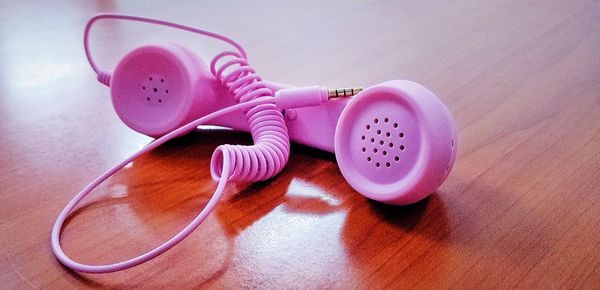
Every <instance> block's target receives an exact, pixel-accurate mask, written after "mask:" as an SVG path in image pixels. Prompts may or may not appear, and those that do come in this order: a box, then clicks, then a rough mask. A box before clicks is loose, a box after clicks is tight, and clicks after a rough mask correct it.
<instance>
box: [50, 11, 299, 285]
mask: <svg viewBox="0 0 600 290" xmlns="http://www.w3.org/2000/svg"><path fill="white" fill-rule="evenodd" d="M99 19H122V20H131V21H138V22H146V23H153V24H158V25H163V26H168V27H173V28H178V29H182V30H186V31H190V32H194V33H198V34H202V35H205V36H208V37H212V38H216V39H219V40H222V41H224V42H227V43H229V44H231V45H232V46H233V47H235V48H236V49H237V50H238V52H233V51H226V52H222V53H220V54H218V55H217V56H215V58H214V59H213V60H212V62H211V71H212V73H213V74H214V75H215V77H216V78H217V79H218V80H219V82H220V83H221V84H222V85H224V86H226V87H227V88H228V89H229V93H230V94H232V95H233V96H234V98H235V100H236V101H238V102H239V104H237V105H233V106H231V107H228V108H225V109H222V110H219V111H217V112H214V113H211V114H208V115H206V116H204V117H202V118H199V119H197V120H194V121H192V122H190V123H188V124H186V125H184V126H182V127H180V128H178V129H176V130H173V131H171V132H170V133H168V134H166V135H164V136H162V137H160V138H158V139H156V140H154V141H153V142H151V143H150V144H148V145H147V146H146V147H144V148H143V149H141V150H140V151H138V152H136V153H135V154H133V155H131V156H130V157H129V158H127V159H125V160H123V161H122V162H120V163H119V164H117V165H116V166H114V167H113V168H111V169H110V170H108V171H106V172H105V173H104V174H102V175H100V176H99V177H98V178H96V179H95V180H94V181H92V182H91V183H90V184H88V185H87V186H86V187H85V188H83V189H82V190H81V191H80V192H79V193H77V194H76V195H75V196H74V197H73V199H71V201H70V202H69V203H68V204H67V205H66V206H65V208H64V209H63V210H62V211H61V212H60V214H59V215H58V217H57V219H56V222H55V223H54V226H53V228H52V234H51V245H52V251H53V252H54V255H55V256H56V258H57V259H58V260H59V261H60V262H61V263H62V264H63V265H65V266H66V267H68V268H71V269H73V270H76V271H79V272H86V273H108V272H116V271H120V270H124V269H127V268H131V267H134V266H136V265H139V264H142V263H144V262H147V261H149V260H151V259H153V258H155V257H157V256H159V255H161V254H162V253H164V252H166V251H167V250H169V249H171V248H172V247H174V246H175V245H176V244H178V243H179V242H181V241H182V240H183V239H185V238H186V237H187V236H188V235H189V234H191V233H192V232H193V231H194V230H195V229H196V228H197V227H198V226H199V225H200V224H201V223H202V222H203V221H204V219H206V217H207V216H208V215H209V214H210V213H211V212H212V210H213V209H214V208H215V206H216V205H217V202H218V201H219V199H220V198H221V197H222V195H223V191H224V189H225V185H226V184H227V181H229V180H232V181H242V180H244V181H258V180H265V179H268V178H270V177H272V176H274V175H276V174H277V173H279V172H280V171H281V170H282V169H283V167H284V166H285V164H286V163H287V161H288V158H289V154H290V142H289V136H288V132H287V127H286V126H285V122H284V119H283V115H282V114H281V112H280V111H279V109H278V108H277V106H276V105H275V99H274V97H273V92H272V91H271V90H270V89H268V88H267V86H266V85H265V84H264V83H263V81H262V78H261V77H260V76H259V75H258V74H256V72H255V70H254V69H253V68H252V67H250V66H249V65H248V61H247V57H246V52H245V51H244V49H243V48H242V47H241V46H240V45H239V44H238V43H237V42H235V41H233V40H231V39H229V38H227V37H225V36H222V35H219V34H216V33H212V32H208V31H204V30H200V29H197V28H194V27H189V26H185V25H181V24H176V23H172V22H168V21H163V20H158V19H152V18H145V17H139V16H129V15H119V14H101V15H97V16H95V17H94V18H92V19H90V21H89V22H88V24H87V26H86V29H85V34H84V48H85V52H86V56H87V58H88V60H89V62H90V65H91V67H92V69H93V70H94V71H95V72H96V73H97V75H98V80H99V81H101V82H102V83H104V84H106V85H110V74H109V73H107V72H105V71H103V70H100V69H99V68H98V67H97V66H96V64H95V63H94V61H93V59H92V56H91V53H90V50H89V45H88V38H89V33H90V29H91V27H92V25H93V24H94V22H96V21H97V20H99ZM226 57H228V58H232V59H231V60H229V61H226V62H225V63H224V64H223V65H222V66H220V67H218V68H217V62H219V61H220V60H224V58H226ZM237 110H245V113H246V118H247V119H248V122H249V127H250V133H251V134H252V137H253V139H254V145H251V146H242V145H221V146H219V147H217V149H216V150H215V152H214V153H213V155H212V158H211V175H212V177H213V179H215V180H216V181H218V185H217V188H216V190H215V192H214V194H213V195H212V197H211V198H210V200H209V202H208V203H207V204H206V206H205V207H204V209H202V210H201V211H200V213H199V214H198V215H197V216H196V217H195V218H194V219H193V220H192V221H191V222H190V223H189V224H188V225H187V226H186V227H185V228H184V229H183V230H181V231H180V232H179V233H177V234H176V235H175V236H173V237H172V238H170V239H169V240H167V241H166V242H164V243H163V244H161V245H160V246H158V247H156V248H154V249H152V250H150V251H148V252H146V253H144V254H142V255H139V256H137V257H134V258H131V259H128V260H126V261H122V262H117V263H113V264H107V265H86V264H81V263H79V262H76V261H74V260H72V259H71V258H69V257H68V256H67V255H66V254H65V253H64V251H63V249H62V247H61V245H60V233H61V230H62V227H63V225H64V222H65V220H66V219H67V217H68V216H69V214H70V213H71V212H72V211H73V210H74V209H75V207H76V206H77V204H78V203H79V202H80V201H81V200H82V199H83V198H85V197H86V196H87V195H88V194H89V193H90V192H91V191H92V190H93V189H95V188H96V187H97V186H98V185H100V184H101V183H102V182H104V181H105V180H106V179H107V178H109V177H110V176H112V175H113V174H115V173H116V172H118V171H119V170H120V169H122V168H123V167H124V166H125V165H127V164H129V163H130V162H132V161H133V160H135V159H136V158H138V157H139V156H141V155H143V154H145V153H147V152H149V151H151V150H153V149H155V148H156V147H158V146H160V145H161V144H164V143H165V142H167V141H168V140H171V139H173V138H175V137H177V136H181V135H182V134H184V133H185V132H189V131H190V130H192V129H193V128H196V127H198V126H199V125H201V124H205V123H207V122H208V121H210V120H212V119H214V118H217V117H219V116H222V115H224V114H228V113H231V112H234V111H237Z"/></svg>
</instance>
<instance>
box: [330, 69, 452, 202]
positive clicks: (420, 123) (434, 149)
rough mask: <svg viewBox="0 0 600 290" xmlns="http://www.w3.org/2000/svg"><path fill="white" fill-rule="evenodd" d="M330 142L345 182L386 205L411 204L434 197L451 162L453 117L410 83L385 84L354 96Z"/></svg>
mask: <svg viewBox="0 0 600 290" xmlns="http://www.w3.org/2000/svg"><path fill="white" fill-rule="evenodd" d="M334 139H335V140H334V144H335V156H336V159H337V162H338V166H339V168H340V171H341V173H342V175H343V176H344V178H345V179H346V181H348V183H349V184H350V185H351V186H352V188H354V189H355V190H356V191H358V192H359V193H361V194H362V195H364V196H366V197H368V198H370V199H373V200H377V201H380V202H384V203H388V204H395V205H405V204H411V203H415V202H417V201H419V200H422V199H423V198H425V197H427V196H428V195H430V194H431V193H433V192H434V191H435V190H436V189H437V188H438V187H439V186H440V185H441V184H442V182H443V181H444V180H445V179H446V177H447V176H448V174H449V172H450V170H451V168H452V166H453V164H454V160H455V158H456V143H457V142H456V127H455V123H454V120H453V118H452V115H451V114H450V112H449V111H448V109H447V108H446V106H445V105H444V103H442V101H441V100H440V99H439V98H438V97H437V96H435V94H433V93H432V92H431V91H429V90H428V89H426V88H425V87H423V86H421V85H419V84H417V83H414V82H411V81H404V80H394V81H388V82H385V83H382V84H379V85H376V86H373V87H370V88H367V89H366V90H365V91H363V92H361V93H360V94H359V95H358V96H355V97H354V98H353V99H352V100H350V101H349V102H348V104H347V106H346V108H345V109H344V111H343V112H342V113H341V115H340V118H339V121H338V123H337V126H336V130H335V137H334Z"/></svg>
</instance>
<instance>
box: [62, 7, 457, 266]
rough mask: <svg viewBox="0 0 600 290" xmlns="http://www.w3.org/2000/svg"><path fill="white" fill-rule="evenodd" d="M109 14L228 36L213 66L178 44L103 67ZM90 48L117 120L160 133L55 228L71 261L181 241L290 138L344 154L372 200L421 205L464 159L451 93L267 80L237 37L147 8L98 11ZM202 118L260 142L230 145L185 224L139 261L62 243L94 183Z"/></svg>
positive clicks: (286, 150) (262, 173) (265, 172)
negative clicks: (75, 254) (231, 186)
mask: <svg viewBox="0 0 600 290" xmlns="http://www.w3.org/2000/svg"><path fill="white" fill-rule="evenodd" d="M100 19H120V20H129V21H137V22H146V23H152V24H158V25H162V26H168V27H172V28H177V29H182V30H186V31H189V32H192V33H197V34H201V35H204V36H208V37H212V38H215V39H218V40H221V41H223V42H226V43H228V44H230V45H231V46H232V47H233V48H234V50H231V51H224V52H221V53H219V54H217V56H215V57H214V58H213V60H212V61H211V63H210V64H209V65H208V66H207V65H206V64H205V63H204V62H203V61H202V60H201V59H200V58H199V57H198V56H196V55H195V54H194V53H193V52H191V51H190V50H188V49H186V48H184V47H182V46H179V45H176V44H171V43H165V44H155V45H146V46H142V47H139V48H137V49H135V50H133V51H131V52H130V53H128V54H127V55H126V56H125V57H124V58H123V59H122V60H121V61H120V62H119V64H118V65H117V67H116V68H115V69H114V71H113V72H112V73H109V72H106V71H102V70H100V69H98V67H97V66H96V64H95V63H94V61H93V59H92V57H91V54H90V50H89V45H88V38H89V32H90V29H91V27H92V26H93V24H94V23H95V22H96V21H98V20H100ZM84 44H85V51H86V55H87V57H88V60H89V62H90V65H91V66H92V68H93V69H94V71H95V72H96V73H97V76H98V80H99V81H100V82H102V83H103V84H105V85H107V86H109V87H110V89H111V95H112V102H113V106H114V108H115V111H116V112H117V114H118V116H119V117H120V118H121V120H123V122H124V123H125V124H127V126H129V127H131V128H132V129H134V130H136V131H138V132H140V133H142V134H146V135H148V136H152V137H155V138H157V139H156V140H154V141H153V142H151V143H150V144H149V145H147V146H146V147H145V148H143V149H142V150H140V151H139V152H137V153H135V154H134V155H132V156H130V157H129V158H127V159H126V160H124V161H122V162H121V163H119V164H118V165H117V166H115V167H113V168H112V169H110V170H108V171H107V172H105V173H104V174H103V175H101V176H100V177H98V178H97V179H96V180H94V181H93V182H92V183H90V184H89V185H88V186H86V187H85V188H84V189H83V190H82V191H80V192H79V193H78V194H77V195H76V196H75V197H74V198H73V199H72V200H71V202H69V203H68V204H67V206H66V207H65V208H64V209H63V211H62V212H61V213H60V215H59V216H58V218H57V220H56V222H55V224H54V227H53V230H52V236H51V243H52V250H53V252H54V254H55V256H56V257H57V258H58V260H59V261H60V262H61V263H63V264H64V265H65V266H67V267H69V268H71V269H73V270H76V271H80V272H87V273H107V272H114V271H120V270H123V269H127V268H130V267H133V266H136V265H139V264H141V263H144V262H146V261H148V260H150V259H152V258H154V257H156V256H158V255H160V254H162V253H164V252H165V251H167V250H168V249H170V248H172V247H173V246H174V245H176V244H177V243H178V242H180V241H181V240H183V239H184V238H185V237H186V236H187V235H189V234H190V233H191V232H192V231H193V230H194V229H196V228H197V227H198V226H199V225H200V224H201V223H202V221H203V220H204V219H205V218H206V217H207V216H208V214H209V213H210V212H211V211H212V210H213V209H214V207H215V206H216V204H217V202H218V201H219V199H220V198H221V196H222V194H223V190H224V187H225V184H226V183H227V181H259V180H265V179H269V178H271V177H273V176H274V175H276V174H277V173H279V172H280V171H281V170H282V169H283V167H284V166H285V165H286V163H287V161H288V158H289V154H290V141H292V142H296V143H300V144H304V145H308V146H311V147H315V148H318V149H321V150H325V151H329V152H333V153H335V156H336V160H337V162H338V166H339V168H340V171H341V173H342V175H343V176H344V178H345V179H346V181H348V183H349V184H350V185H351V186H352V188H354V189H355V190H356V191H357V192H359V193H360V194H362V195H364V196H366V197H367V198H370V199H373V200H376V201H379V202H383V203H388V204H394V205H406V204H411V203H415V202H417V201H420V200H422V199H423V198H425V197H427V196H428V195H430V194H431V193H432V192H434V191H435V190H436V189H437V188H438V187H439V186H440V185H441V183H442V182H443V181H444V180H445V179H446V177H447V176H448V174H449V172H450V170H451V168H452V166H453V164H454V160H455V158H456V146H457V144H456V142H457V138H456V127H455V124H454V120H453V117H452V115H451V114H450V112H449V110H448V109H447V108H446V106H445V105H444V104H443V103H442V101H441V100H440V99H439V98H438V97H436V96H435V94H433V93H432V92H431V91H429V90H428V89H426V88H425V87H423V86H421V85H419V84H417V83H414V82H411V81H406V80H394V81H388V82H384V83H382V84H379V85H375V86H372V87H369V88H367V89H365V90H362V89H361V88H356V89H332V90H329V89H326V88H322V87H318V86H315V87H303V88H297V87H292V86H287V85H282V84H277V83H271V82H267V81H263V80H262V78H261V76H260V75H258V74H257V73H256V71H255V70H254V69H253V68H252V67H251V66H250V65H249V64H248V59H247V56H246V52H245V50H244V49H243V48H242V46H241V45H239V44H238V43H237V42H235V41H233V40H231V39H229V38H227V37H225V36H222V35H219V34H216V33H212V32H208V31H204V30H201V29H197V28H194V27H189V26H185V25H180V24H176V23H172V22H167V21H163V20H158V19H151V18H145V17H138V16H129V15H119V14H100V15H97V16H95V17H93V18H92V19H90V21H89V22H88V24H87V26H86V30H85V35H84ZM199 125H219V126H226V127H231V128H233V129H236V130H240V131H246V132H250V134H251V135H252V137H253V140H254V145H251V146H242V145H221V146H219V147H217V148H216V150H215V151H214V153H213V155H212V158H211V168H210V170H211V176H212V177H213V179H214V180H215V181H218V185H217V189H216V190H215V193H214V194H213V196H212V197H211V199H210V200H209V202H208V204H207V205H206V206H205V208H204V209H203V210H202V211H201V212H200V213H199V214H198V216H197V217H196V218H194V220H192V222H191V223H190V224H189V225H188V226H186V227H185V228H184V229H183V230H182V231H181V232H179V233H178V234H177V235H175V236H174V237H173V238H171V239H169V240H168V241H167V242H165V243H164V244H162V245H160V246H158V247H156V248H155V249H153V250H151V251H149V252H147V253H145V254H143V255H140V256H138V257H135V258H132V259H129V260H126V261H123V262H119V263H114V264H109V265H85V264H81V263H78V262H75V261H73V260H72V259H71V258H69V257H68V256H67V255H66V254H65V253H64V252H63V250H62V248H61V246H60V232H61V229H62V226H63V223H64V221H65V219H66V218H67V217H68V215H69V214H70V213H71V211H72V210H73V209H74V208H75V206H76V205H77V204H78V203H79V202H80V201H81V200H82V199H83V198H84V197H85V196H86V195H87V194H89V192H91V191H92V190H93V189H94V188H95V187H96V186H98V185H99V184H100V183H102V182H103V181H104V180H106V179H107V178H108V177H110V176H112V175H113V174H114V173H115V172H117V171H118V170H120V169H121V168H122V167H124V166H125V165H127V164H128V163H130V162H131V161H133V160H134V159H135V158H137V157H139V156H140V155H142V154H144V153H146V152H148V151H150V150H152V149H154V148H156V147H158V146H160V145H161V144H163V143H165V142H166V141H168V140H170V139H172V138H175V137H177V136H180V135H182V134H185V133H187V132H189V131H191V130H193V129H195V128H196V127H198V126H199Z"/></svg>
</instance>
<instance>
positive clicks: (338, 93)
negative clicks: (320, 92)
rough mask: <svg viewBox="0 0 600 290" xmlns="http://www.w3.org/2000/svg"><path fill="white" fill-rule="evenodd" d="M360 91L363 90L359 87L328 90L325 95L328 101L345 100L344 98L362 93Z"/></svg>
mask: <svg viewBox="0 0 600 290" xmlns="http://www.w3.org/2000/svg"><path fill="white" fill-rule="evenodd" d="M362 90H363V88H361V87H357V88H341V89H328V90H327V95H328V97H329V99H336V98H346V97H351V96H354V95H357V94H358V93H360V92H362Z"/></svg>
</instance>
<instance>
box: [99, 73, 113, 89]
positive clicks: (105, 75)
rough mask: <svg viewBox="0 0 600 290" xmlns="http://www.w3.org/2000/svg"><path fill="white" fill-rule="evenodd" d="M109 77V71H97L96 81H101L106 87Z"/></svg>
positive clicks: (108, 85)
mask: <svg viewBox="0 0 600 290" xmlns="http://www.w3.org/2000/svg"><path fill="white" fill-rule="evenodd" d="M110 77H111V74H110V72H107V71H99V72H98V81H99V82H101V83H103V84H104V85H106V86H107V87H110Z"/></svg>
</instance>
